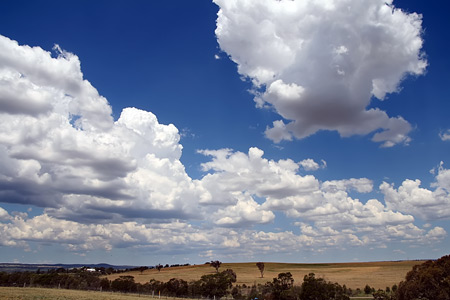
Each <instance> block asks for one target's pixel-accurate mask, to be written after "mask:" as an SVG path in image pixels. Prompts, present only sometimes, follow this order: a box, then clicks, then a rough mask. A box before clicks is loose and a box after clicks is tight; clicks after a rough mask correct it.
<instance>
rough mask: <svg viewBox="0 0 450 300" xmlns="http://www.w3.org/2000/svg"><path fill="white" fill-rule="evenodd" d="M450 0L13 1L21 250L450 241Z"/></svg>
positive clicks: (121, 253) (12, 102)
mask: <svg viewBox="0 0 450 300" xmlns="http://www.w3.org/2000/svg"><path fill="white" fill-rule="evenodd" d="M449 6H450V4H448V3H447V2H445V1H420V0H409V1H406V0H394V1H392V0H387V1H386V0H383V1H380V0H303V1H299V0H292V1H291V0H280V1H275V0H202V1H182V0H173V1H144V0H134V1H106V0H104V1H100V0H98V1H87V0H81V1H76V2H60V1H53V0H44V1H23V0H14V1H12V0H7V1H2V2H1V3H0V165H1V168H0V254H1V260H2V262H21V263H110V264H116V265H117V264H127V265H155V264H158V263H161V264H166V263H168V264H181V263H182V264H184V263H190V264H200V263H204V262H206V261H210V260H220V261H223V262H249V261H250V262H251V261H266V262H269V261H273V262H299V263H308V262H315V263H317V262H351V261H380V260H404V259H433V258H439V257H441V256H443V255H447V254H448V249H450V239H449V236H448V234H449V232H450V221H449V220H450V194H449V193H450V167H449V164H450V162H449V161H450V151H449V150H450V118H448V113H449V111H450V102H449V93H448V87H449V84H450V75H449V72H448V69H449V68H450V59H449V57H448V51H447V49H448V48H449V46H450V45H449V44H450V34H449V31H448V28H450V20H449V18H448V16H447V11H448V9H449Z"/></svg>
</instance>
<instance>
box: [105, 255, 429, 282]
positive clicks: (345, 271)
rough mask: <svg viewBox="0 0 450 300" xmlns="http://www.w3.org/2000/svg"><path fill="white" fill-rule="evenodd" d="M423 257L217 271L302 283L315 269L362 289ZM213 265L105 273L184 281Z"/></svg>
mask: <svg viewBox="0 0 450 300" xmlns="http://www.w3.org/2000/svg"><path fill="white" fill-rule="evenodd" d="M421 263H423V261H398V262H364V263H329V264H293V263H265V272H264V278H261V274H260V272H259V270H258V268H257V267H256V263H223V264H222V266H221V267H220V269H219V271H223V270H225V269H233V271H234V272H236V275H237V282H236V284H238V285H243V284H246V285H253V284H264V283H266V282H267V281H272V279H273V278H274V277H277V276H278V274H279V273H283V272H291V273H292V275H293V277H294V280H295V284H301V283H302V282H303V277H304V276H305V275H307V274H309V273H315V274H316V278H324V279H325V280H327V281H331V282H337V283H339V284H340V285H344V284H345V285H346V286H347V287H348V288H352V289H357V288H360V289H363V288H364V287H365V285H366V284H369V285H370V286H371V287H374V288H376V289H379V288H380V289H385V288H386V287H392V286H393V285H394V284H397V285H398V284H399V283H400V281H402V280H403V279H404V278H405V275H406V273H407V272H408V271H410V270H411V269H412V267H413V266H414V265H418V264H421ZM215 272H216V271H215V269H214V268H212V267H210V266H209V265H208V264H204V265H193V266H182V267H171V268H163V269H161V271H160V272H158V270H156V269H150V270H146V271H144V272H142V273H141V272H139V271H133V272H126V273H120V274H112V275H108V276H106V277H107V278H108V279H109V280H114V279H116V278H118V277H119V276H124V275H131V276H134V279H135V281H136V282H139V283H142V284H144V283H146V282H149V281H150V280H151V279H155V280H159V281H162V282H167V281H169V280H170V279H171V278H179V279H183V280H186V281H191V280H198V279H200V277H201V276H202V275H206V274H213V273H215Z"/></svg>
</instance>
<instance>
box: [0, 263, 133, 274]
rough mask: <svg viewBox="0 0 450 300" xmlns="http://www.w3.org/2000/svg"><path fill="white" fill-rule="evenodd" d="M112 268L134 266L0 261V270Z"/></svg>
mask: <svg viewBox="0 0 450 300" xmlns="http://www.w3.org/2000/svg"><path fill="white" fill-rule="evenodd" d="M82 267H88V268H105V269H107V268H113V269H114V270H125V269H133V268H136V266H126V265H124V266H122V265H110V264H105V263H100V264H17V263H0V272H24V271H29V272H36V271H37V270H40V271H42V272H46V271H47V270H52V269H58V268H64V269H73V268H82Z"/></svg>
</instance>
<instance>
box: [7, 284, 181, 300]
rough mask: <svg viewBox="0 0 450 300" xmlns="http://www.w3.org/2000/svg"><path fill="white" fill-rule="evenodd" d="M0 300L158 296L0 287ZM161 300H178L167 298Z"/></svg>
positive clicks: (126, 299) (116, 299) (105, 299)
mask: <svg viewBox="0 0 450 300" xmlns="http://www.w3.org/2000/svg"><path fill="white" fill-rule="evenodd" d="M0 299H2V300H3V299H8V300H19V299H20V300H38V299H39V300H40V299H45V300H91V299H95V300H120V299H123V300H145V299H158V298H157V297H156V296H155V298H152V296H148V295H141V296H139V295H132V294H120V293H111V292H102V293H101V292H91V291H77V290H64V289H43V288H17V287H16V288H15V287H0ZM161 299H169V300H170V299H177V298H170V297H169V298H166V297H164V298H163V297H161Z"/></svg>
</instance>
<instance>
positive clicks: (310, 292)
mask: <svg viewBox="0 0 450 300" xmlns="http://www.w3.org/2000/svg"><path fill="white" fill-rule="evenodd" d="M329 299H335V300H348V299H350V298H349V297H348V296H347V295H346V293H345V290H344V288H343V287H342V286H340V285H339V284H337V283H331V282H326V281H325V280H324V279H323V278H315V274H314V273H309V275H305V277H304V278H303V283H302V287H301V291H300V300H329Z"/></svg>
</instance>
